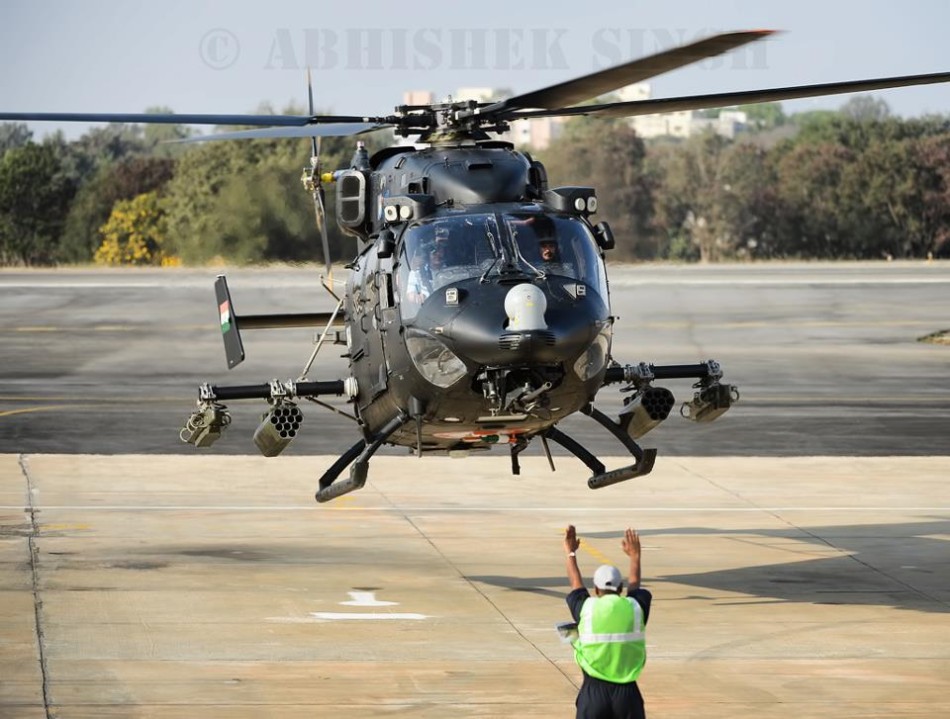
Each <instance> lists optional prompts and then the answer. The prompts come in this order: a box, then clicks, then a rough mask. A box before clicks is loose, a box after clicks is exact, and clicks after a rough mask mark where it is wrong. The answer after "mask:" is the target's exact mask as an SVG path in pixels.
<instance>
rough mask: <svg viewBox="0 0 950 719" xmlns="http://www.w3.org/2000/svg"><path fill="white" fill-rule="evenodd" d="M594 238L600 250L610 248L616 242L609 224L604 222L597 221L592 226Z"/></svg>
mask: <svg viewBox="0 0 950 719" xmlns="http://www.w3.org/2000/svg"><path fill="white" fill-rule="evenodd" d="M594 238H595V239H596V240H597V245H598V246H599V247H600V249H602V250H612V249H613V248H614V246H615V245H616V244H617V243H616V242H615V240H614V233H613V231H611V229H610V225H608V224H607V223H606V222H598V223H597V225H596V226H595V227H594Z"/></svg>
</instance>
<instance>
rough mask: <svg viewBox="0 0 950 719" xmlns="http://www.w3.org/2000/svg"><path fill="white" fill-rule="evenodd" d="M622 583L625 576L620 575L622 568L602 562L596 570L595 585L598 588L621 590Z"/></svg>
mask: <svg viewBox="0 0 950 719" xmlns="http://www.w3.org/2000/svg"><path fill="white" fill-rule="evenodd" d="M622 585H623V577H621V576H620V570H619V569H617V568H616V567H612V566H610V565H609V564H601V565H600V566H599V567H597V571H596V572H594V586H595V587H597V588H598V589H601V590H604V589H607V590H609V591H611V592H619V591H620V588H621V586H622Z"/></svg>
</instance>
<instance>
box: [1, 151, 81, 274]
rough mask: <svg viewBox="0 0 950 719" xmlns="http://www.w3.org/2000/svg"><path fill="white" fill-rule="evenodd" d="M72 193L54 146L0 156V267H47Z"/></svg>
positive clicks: (53, 254)
mask: <svg viewBox="0 0 950 719" xmlns="http://www.w3.org/2000/svg"><path fill="white" fill-rule="evenodd" d="M73 192H74V187H73V184H72V183H71V182H70V181H69V179H68V178H67V177H66V175H65V173H64V172H63V166H62V164H61V162H60V160H59V158H58V156H57V154H56V151H55V149H54V148H53V147H51V146H49V145H45V144H44V145H37V144H34V143H29V144H26V145H23V146H22V147H18V148H15V149H12V150H8V151H7V152H6V153H5V154H4V155H3V157H2V158H0V263H2V264H5V265H9V264H22V265H43V264H50V263H52V262H53V261H54V258H55V256H56V249H57V243H58V242H59V237H60V232H61V231H62V226H63V221H64V220H65V217H66V212H67V209H68V207H69V202H70V200H71V199H72V196H73Z"/></svg>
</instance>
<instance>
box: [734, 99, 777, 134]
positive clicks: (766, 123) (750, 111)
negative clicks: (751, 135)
mask: <svg viewBox="0 0 950 719" xmlns="http://www.w3.org/2000/svg"><path fill="white" fill-rule="evenodd" d="M740 109H741V110H742V111H743V112H744V113H745V114H746V117H747V118H748V121H749V126H750V127H753V128H755V129H756V130H771V129H773V128H775V127H781V126H782V125H784V124H785V122H786V121H787V119H788V118H786V116H785V112H784V111H783V110H782V103H780V102H761V103H759V104H757V105H745V106H744V107H742V108H740Z"/></svg>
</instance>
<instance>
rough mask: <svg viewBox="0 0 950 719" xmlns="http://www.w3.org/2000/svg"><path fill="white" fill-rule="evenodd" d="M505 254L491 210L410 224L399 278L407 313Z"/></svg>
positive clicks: (475, 274)
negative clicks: (434, 293)
mask: <svg viewBox="0 0 950 719" xmlns="http://www.w3.org/2000/svg"><path fill="white" fill-rule="evenodd" d="M500 255H501V245H500V244H499V232H498V226H497V224H496V222H495V216H494V215H491V214H476V215H465V216H462V217H446V218H441V219H437V220H430V221H428V222H422V223H420V224H418V225H415V226H413V227H410V228H409V229H407V230H406V231H405V233H404V234H403V236H402V248H401V249H400V254H399V273H398V282H399V289H400V295H401V296H402V297H403V298H404V300H405V302H404V303H403V310H402V311H403V315H404V316H406V317H412V316H415V314H416V312H418V309H419V306H420V305H421V304H422V303H423V302H424V301H425V300H426V298H427V297H429V295H430V294H432V293H433V292H436V291H437V290H439V289H440V288H441V287H444V286H445V285H449V284H452V283H454V282H459V281H461V280H465V279H469V278H472V277H481V276H482V275H483V274H485V273H486V272H487V271H488V270H490V269H491V268H492V266H493V265H496V264H498V258H499V257H500Z"/></svg>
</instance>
